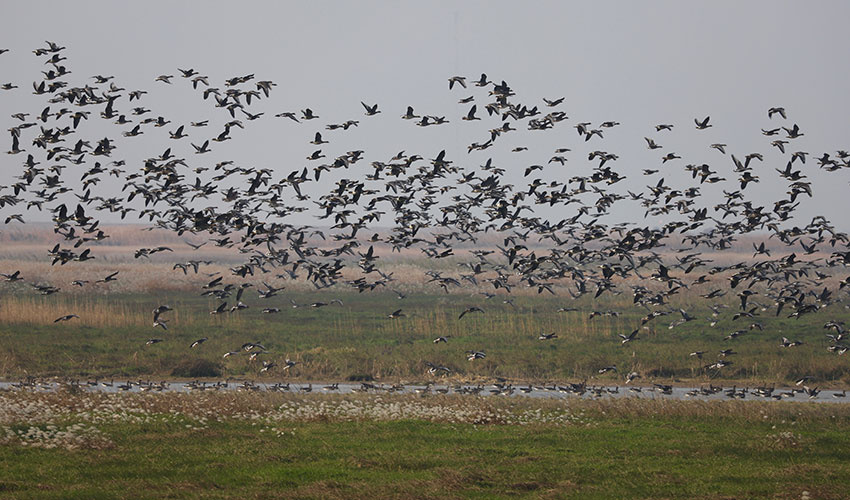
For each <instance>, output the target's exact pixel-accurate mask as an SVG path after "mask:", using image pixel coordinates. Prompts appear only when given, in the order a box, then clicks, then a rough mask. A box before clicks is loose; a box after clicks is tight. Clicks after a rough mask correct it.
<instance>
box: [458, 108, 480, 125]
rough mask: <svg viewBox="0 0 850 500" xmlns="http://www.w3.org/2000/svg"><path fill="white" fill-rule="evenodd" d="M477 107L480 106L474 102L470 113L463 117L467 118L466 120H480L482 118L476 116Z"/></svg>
mask: <svg viewBox="0 0 850 500" xmlns="http://www.w3.org/2000/svg"><path fill="white" fill-rule="evenodd" d="M477 108H478V106H476V105H475V104H473V105H472V107H471V108H469V113H467V114H466V116H464V117H463V118H462V119H463V120H465V121H474V120H480V119H481V118H478V117H477V116H475V110H476V109H477Z"/></svg>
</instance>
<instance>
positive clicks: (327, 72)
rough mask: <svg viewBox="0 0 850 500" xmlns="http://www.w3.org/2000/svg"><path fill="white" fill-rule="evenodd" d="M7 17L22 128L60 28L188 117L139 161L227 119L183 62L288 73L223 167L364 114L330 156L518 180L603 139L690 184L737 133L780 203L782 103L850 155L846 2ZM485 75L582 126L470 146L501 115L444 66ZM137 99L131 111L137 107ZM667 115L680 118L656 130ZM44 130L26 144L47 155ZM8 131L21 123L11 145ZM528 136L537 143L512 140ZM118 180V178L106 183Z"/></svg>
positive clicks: (4, 27) (145, 9) (809, 137)
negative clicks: (401, 155)
mask: <svg viewBox="0 0 850 500" xmlns="http://www.w3.org/2000/svg"><path fill="white" fill-rule="evenodd" d="M2 11H3V15H2V17H1V18H0V30H1V31H0V33H2V35H0V48H9V49H11V51H10V52H8V53H6V54H3V55H0V83H6V82H13V83H15V84H17V85H19V87H20V88H19V89H16V90H14V91H0V125H2V126H3V128H4V129H6V128H9V127H11V126H12V125H14V124H15V123H16V121H15V120H13V119H11V118H10V117H9V115H10V114H12V113H15V112H20V111H27V112H30V113H32V114H37V113H38V112H40V110H41V108H42V107H43V106H44V104H43V102H44V101H43V98H42V97H39V96H33V95H31V91H32V87H31V83H32V81H34V80H36V79H38V78H39V77H40V73H38V71H40V70H42V69H45V68H46V67H45V66H44V64H43V63H42V61H43V59H44V58H36V57H35V56H33V54H32V52H31V51H32V50H33V49H35V48H37V47H41V46H44V45H45V42H44V41H45V40H51V41H55V42H57V43H59V44H61V45H64V46H66V47H67V50H66V51H64V52H63V54H64V55H65V56H67V57H68V61H66V62H65V63H66V64H67V66H68V67H69V69H71V70H72V72H73V73H72V74H71V75H69V77H68V80H69V81H70V82H71V84H72V85H80V86H82V85H84V84H85V83H87V82H91V80H90V79H89V78H88V77H90V76H92V75H96V74H102V75H115V77H116V82H117V83H118V85H119V86H121V87H125V88H127V89H128V90H133V89H145V90H148V91H149V94H148V95H147V96H145V98H144V100H143V101H142V104H143V105H145V106H146V107H148V108H152V109H153V110H154V112H153V113H152V114H153V115H154V116H156V115H163V116H165V117H167V118H169V119H171V120H172V124H171V125H169V126H167V127H164V128H163V129H145V130H146V134H145V136H143V137H140V138H138V139H139V140H138V141H137V140H136V138H133V141H132V142H130V141H125V142H126V144H127V145H126V146H125V145H124V144H125V142H122V143H121V144H122V148H123V149H122V152H123V153H126V154H125V155H124V156H128V157H129V158H128V164H130V168H137V167H138V166H140V164H138V163H136V164H132V162H131V159H132V157H133V154H135V155H136V156H137V157H138V158H145V157H149V156H152V155H155V154H159V153H160V152H162V151H163V150H164V149H165V148H166V147H169V146H174V147H175V151H176V153H177V154H178V156H185V157H187V158H189V159H191V160H195V159H194V158H191V157H192V154H191V153H192V149H191V146H190V145H189V143H188V141H191V142H195V143H196V144H198V143H200V142H203V140H204V139H206V138H210V137H213V136H215V135H216V134H218V132H220V129H221V124H223V123H224V122H225V121H226V120H227V119H229V117H228V116H225V114H224V113H223V112H222V110H220V109H214V108H213V107H212V105H211V103H210V101H207V102H204V101H202V100H201V98H200V96H199V94H198V92H195V91H192V90H191V86H190V84H189V82H188V81H187V80H183V79H181V78H179V72H178V71H177V68H178V67H180V68H190V67H191V68H194V69H196V70H198V71H199V72H200V73H201V74H204V75H209V77H210V80H211V84H213V85H214V86H218V87H221V88H223V80H224V79H225V78H228V77H232V76H236V75H244V74H248V73H255V74H256V76H257V79H259V80H273V81H275V82H276V83H277V84H278V86H277V87H276V88H275V89H274V91H273V92H272V96H271V98H270V99H268V100H265V99H264V100H263V101H262V102H261V103H259V104H257V105H255V107H252V108H251V110H252V111H253V112H258V111H263V112H265V113H266V114H265V115H264V116H263V117H262V118H261V119H259V120H257V121H255V122H251V123H250V124H248V125H249V126H248V127H247V130H245V131H244V132H238V131H237V132H234V134H233V135H234V140H232V141H228V142H227V143H224V144H222V145H218V146H217V147H216V148H215V150H214V153H213V154H212V155H210V156H209V157H208V158H204V161H205V162H206V163H207V164H212V163H214V162H215V161H219V160H222V159H232V160H236V161H237V163H239V164H242V165H244V166H256V167H266V168H273V169H275V171H276V175H275V179H277V178H279V177H280V176H284V175H286V174H288V173H289V172H290V171H292V170H296V169H299V170H300V169H301V168H302V167H304V166H306V165H307V163H308V162H306V160H305V156H306V155H308V154H309V153H311V152H312V151H313V150H314V149H316V147H315V146H313V145H312V144H309V143H308V141H309V140H310V139H312V136H313V134H314V133H315V132H316V131H323V133H324V130H323V129H324V125H326V124H328V123H339V122H342V121H345V120H347V119H355V120H360V121H361V123H360V126H359V127H357V128H356V129H353V130H351V131H349V132H347V133H345V134H343V133H341V132H327V133H326V136H327V137H328V138H331V141H332V143H331V144H329V145H326V146H325V150H326V152H325V154H327V155H328V157H330V158H332V157H333V156H334V155H337V154H341V153H343V152H345V151H348V150H351V149H363V150H366V154H365V155H364V156H365V158H366V161H365V162H363V166H362V167H360V168H361V169H360V170H358V171H357V172H361V173H365V172H369V171H370V170H371V169H370V168H369V167H368V163H369V162H371V161H374V160H382V161H387V160H388V159H389V158H390V157H391V156H392V155H393V154H394V153H396V152H397V151H398V150H401V149H406V150H408V152H409V153H414V152H415V153H419V154H421V155H423V156H425V157H426V158H433V157H434V155H436V153H437V152H438V151H439V150H441V149H444V148H446V149H448V150H449V155H450V157H452V159H455V160H456V161H457V162H459V163H460V162H465V164H467V165H473V164H481V163H484V161H485V160H486V158H488V157H493V158H494V162H495V163H496V164H499V165H500V166H502V167H505V168H508V170H509V174H508V179H509V180H511V181H512V182H515V183H517V184H519V183H521V182H523V179H522V172H523V170H524V168H525V167H526V166H528V165H530V164H534V163H540V164H545V163H546V162H547V161H548V159H549V158H550V157H551V156H552V154H553V153H552V150H553V149H554V148H555V147H570V148H572V149H573V152H572V153H570V155H569V158H570V161H569V162H568V164H567V165H568V166H567V167H561V166H559V165H557V164H553V165H549V166H547V167H546V168H547V170H546V171H545V172H547V174H546V175H547V176H550V177H552V178H558V179H560V180H566V179H567V178H568V177H570V176H572V175H575V174H578V173H580V174H582V175H587V174H588V173H589V172H590V168H591V164H589V163H588V162H587V152H588V151H593V150H595V149H602V150H606V151H609V152H613V153H616V154H618V155H619V156H620V159H619V160H618V161H617V162H616V164H614V165H613V167H614V168H615V169H616V170H617V171H619V172H620V173H621V174H622V175H626V176H627V177H628V178H629V180H628V182H624V183H623V184H622V185H618V186H617V191H618V192H622V193H625V189H626V188H629V189H641V188H643V187H644V186H645V185H646V184H648V183H653V184H654V181H650V179H649V178H645V177H643V176H642V175H641V174H640V171H641V169H643V168H659V167H661V161H660V158H661V156H662V155H663V154H665V153H667V152H670V151H674V152H676V153H678V154H679V155H681V156H683V157H684V159H683V160H680V163H678V164H676V165H673V166H665V167H663V168H665V169H668V170H669V172H665V175H666V176H667V178H668V181H675V182H676V183H678V185H679V187H688V186H689V185H690V182H689V181H688V177H686V176H685V175H684V173H683V172H682V168H681V166H683V165H684V164H685V163H697V164H699V163H703V162H708V163H710V164H711V165H712V168H713V169H715V170H718V171H720V173H721V174H722V175H724V176H725V177H727V178H728V179H730V180H731V179H733V178H734V176H735V174H732V173H731V172H730V171H729V170H730V169H731V167H732V163H731V160H730V159H729V156H728V154H727V155H726V156H723V155H721V154H720V153H719V152H717V151H715V150H713V149H710V148H709V147H708V146H709V145H710V144H712V143H717V142H719V143H726V144H728V146H729V147H728V152H732V153H735V154H736V156H738V157H739V158H740V157H743V156H744V155H746V154H747V153H750V152H756V151H757V152H761V153H764V155H765V160H766V161H765V162H764V163H763V164H760V165H757V166H756V168H755V172H754V173H755V174H756V175H759V176H760V177H761V179H762V182H761V183H760V184H759V185H757V186H755V188H748V190H747V192H748V193H750V196H753V197H756V198H757V199H758V200H759V201H761V202H762V203H771V205H772V201H774V200H777V199H780V198H781V197H782V196H781V194H782V193H784V191H785V190H786V185H787V182H786V181H781V180H780V179H778V176H777V175H776V173H775V172H774V170H773V168H782V167H784V165H785V160H783V159H782V158H781V156H780V155H779V154H778V152H777V151H776V150H775V148H773V147H772V146H770V145H769V143H770V141H771V140H772V139H775V138H777V137H773V138H767V137H763V136H762V135H761V132H760V129H761V128H768V127H778V126H779V125H780V123H779V121H778V120H777V119H774V120H773V121H770V120H768V118H767V114H766V112H767V109H768V108H769V107H772V106H784V107H785V108H786V109H787V111H788V115H789V116H788V121H787V123H781V124H784V125H787V126H790V125H791V124H793V123H798V124H799V125H800V127H801V129H802V131H803V132H804V133H805V136H804V137H802V138H800V139H798V140H797V141H795V142H794V144H793V148H792V150H794V151H796V150H805V151H808V152H809V153H811V155H812V156H819V155H820V154H821V153H823V152H830V153H831V154H833V155H834V152H835V151H836V150H838V149H850V133H848V132H850V127H848V116H850V98H848V92H847V82H848V81H850V78H848V77H850V65H848V64H847V61H846V56H847V54H848V50H850V37H848V35H847V20H848V19H850V3H848V2H845V1H832V2H826V1H822V2H790V1H789V2H779V1H758V2H749V1H748V2H741V1H710V2H682V1H653V2H632V1H621V2H587V1H584V2H500V1H487V2H483V1H482V2H478V1H463V2H421V1H411V2H376V1H375V2H359V1H358V2H354V1H338V2H330V1H327V2H325V1H309V2H221V1H196V2H173V1H143V2H111V1H110V2H101V1H97V2H95V1H74V2H44V1H42V2H5V3H4V5H3V7H2ZM481 73H487V75H488V77H490V79H493V80H505V81H507V82H508V83H509V84H510V85H511V87H512V88H513V89H514V91H515V92H516V93H517V96H516V98H515V99H514V100H515V101H517V102H522V103H525V104H527V105H528V106H529V107H530V106H532V105H538V106H540V107H541V109H542V110H543V111H544V113H545V112H546V111H547V110H546V109H543V103H542V100H541V98H542V97H547V98H556V97H566V99H565V101H564V104H563V105H562V106H560V107H559V108H557V109H560V110H563V111H565V112H566V113H567V115H568V116H569V117H570V119H569V120H568V121H567V122H563V123H561V124H559V126H557V127H556V128H555V129H553V130H549V131H545V132H520V133H514V134H509V135H507V136H505V137H504V138H502V139H500V140H499V141H497V145H496V147H494V148H491V149H488V150H486V151H484V152H474V153H472V154H471V155H467V152H466V146H467V145H468V144H469V143H470V142H472V141H477V142H484V141H485V140H486V139H487V138H488V134H487V129H489V128H492V127H494V126H496V125H498V124H499V120H496V119H495V118H494V119H492V120H491V121H489V122H488V121H487V119H486V113H485V112H484V110H483V109H482V108H483V105H484V103H486V102H489V101H488V100H487V97H486V92H482V90H481V89H477V88H473V87H472V86H470V88H469V89H466V90H464V89H460V90H458V89H455V90H452V91H449V90H448V86H447V78H448V77H449V76H452V75H465V76H467V77H469V78H470V80H472V79H475V78H477V77H478V76H479V75H480V74H481ZM160 74H169V75H175V79H174V84H173V85H166V84H163V83H161V82H155V81H154V79H155V78H156V77H157V76H158V75H160ZM470 95H476V99H477V102H478V104H479V113H478V114H479V116H482V117H484V118H485V119H484V120H483V121H482V122H474V123H468V122H463V121H461V120H460V117H461V116H463V115H464V114H466V111H467V110H468V108H469V105H468V104H467V105H463V104H458V103H457V101H458V99H460V98H462V97H467V96H470ZM360 101H365V102H367V103H370V104H371V103H378V104H379V109H381V110H382V111H383V113H382V114H380V115H378V116H376V117H365V116H363V108H362V107H361V105H360ZM407 105H412V106H414V108H415V109H416V111H417V112H418V113H421V114H432V115H446V116H447V117H448V118H449V120H451V123H450V124H449V125H447V126H442V127H428V128H421V127H416V126H414V125H413V124H412V123H411V122H407V121H404V120H401V119H400V115H401V114H403V113H404V110H405V107H406V106H407ZM57 107H60V106H57ZM120 107H121V108H122V111H129V106H128V104H127V103H126V101H125V102H123V103H122V104H121V106H120ZM306 107H310V108H312V109H313V110H314V111H315V112H316V114H318V115H320V116H321V119H320V120H315V121H313V122H312V123H309V124H301V125H299V124H295V123H294V122H291V121H289V120H285V119H280V118H274V117H273V115H274V114H275V113H279V112H281V111H295V112H297V111H298V110H300V109H303V108H306ZM707 115H711V123H712V124H713V125H714V126H713V127H712V128H711V129H708V130H706V131H697V130H695V129H694V126H693V119H694V118H696V117H699V118H703V117H705V116H707ZM204 118H210V119H211V125H210V127H208V128H207V129H206V130H203V133H201V131H200V130H197V129H189V127H187V132H188V133H189V134H190V138H189V139H188V141H187V140H184V141H182V142H181V143H180V144H175V142H176V141H169V140H168V135H167V130H173V129H174V128H176V125H177V124H180V123H188V122H189V121H190V120H191V121H197V120H201V119H204ZM243 118H244V117H243ZM605 120H616V121H619V122H621V123H622V125H621V126H620V127H617V128H614V129H611V130H608V131H606V134H605V139H604V141H596V140H595V139H594V140H592V141H590V142H589V143H587V144H585V143H584V141H583V140H582V139H581V138H579V137H578V135H577V134H576V132H575V129H573V128H572V126H573V125H575V124H576V123H578V122H582V121H588V122H592V123H593V124H594V126H596V125H598V124H599V123H600V122H602V121H605ZM90 121H92V122H100V121H103V120H100V119H99V118H98V119H94V117H93V119H92V120H90ZM317 122H320V123H317ZM657 123H672V124H675V125H676V128H675V129H674V130H673V132H670V133H666V135H665V134H664V133H662V134H656V133H655V130H654V128H653V126H654V125H655V124H657ZM87 126H88V127H91V128H90V129H89V130H93V131H94V132H91V135H92V137H91V138H92V139H96V138H98V137H99V136H103V135H107V134H109V135H110V136H120V131H123V130H126V129H129V128H130V127H126V126H122V127H118V126H115V125H111V124H106V123H105V124H103V125H96V124H87ZM98 127H100V128H98ZM101 131H102V132H101ZM645 136H649V137H656V138H657V139H658V142H660V143H662V144H663V145H664V148H663V149H659V150H655V151H650V150H648V149H647V148H646V143H645V142H644V139H643V138H644V137H645ZM29 137H30V141H31V134H30V136H29ZM28 142H29V141H25V142H22V147H26V148H28V149H31V148H33V146H31V145H29V144H28ZM9 143H10V140H9V137H8V134H7V135H6V136H5V139H3V142H2V150H3V151H6V150H7V149H8V145H9ZM515 146H527V147H529V148H530V151H528V152H526V153H522V154H516V153H511V152H510V150H511V149H512V148H513V147H515ZM812 156H810V158H809V162H808V163H807V164H806V166H805V168H804V172H805V173H806V174H807V175H808V176H809V179H810V180H812V182H813V184H814V189H815V194H816V197H817V198H816V199H815V200H813V201H812V202H810V203H809V205H808V207H807V208H805V209H804V210H803V209H802V207H801V213H800V219H799V220H798V221H797V222H798V223H799V224H805V223H806V222H808V220H809V219H810V218H811V216H813V215H815V214H818V213H824V214H826V215H828V216H829V218H830V219H831V220H833V222H834V223H836V224H837V225H838V226H839V227H842V228H843V229H850V223H848V222H846V221H845V220H844V213H845V212H846V208H848V207H850V204H848V203H847V201H846V195H847V193H848V176H847V175H846V172H835V173H831V174H830V173H826V172H823V171H821V170H819V169H818V168H817V166H816V162H814V161H813V160H814V158H813V157H812ZM24 158H25V155H18V156H11V155H2V158H0V167H2V168H0V184H8V183H9V181H10V180H11V177H12V175H16V174H18V173H19V171H20V167H19V166H20V162H22V161H23V159H24ZM193 166H194V165H193ZM277 174H279V175H277ZM347 174H348V175H349V176H350V177H355V176H356V173H353V172H348V173H347ZM70 177H74V180H76V179H77V178H79V176H78V175H76V174H75V175H72V176H70ZM652 179H657V177H653V178H652ZM110 182H111V183H110ZM119 188H120V185H119V184H118V183H116V182H114V181H108V182H107V181H105V182H103V183H102V184H101V185H100V186H99V191H98V193H97V194H102V195H109V194H110V192H111V191H117V189H119ZM726 188H727V189H732V188H733V186H732V185H731V184H730V185H728V186H726ZM703 191H704V196H705V197H706V198H707V199H711V200H715V199H716V201H718V202H719V201H720V197H719V196H718V195H719V193H720V188H719V187H718V188H717V189H714V188H708V187H704V188H703ZM116 194H117V193H116ZM703 203H706V201H705V200H703ZM21 211H22V208H21V207H20V206H19V207H14V208H9V207H7V208H5V209H0V216H3V217H4V218H5V216H6V215H8V214H10V213H18V212H21ZM552 215H553V217H554V216H556V215H557V214H552ZM641 215H642V211H641ZM27 217H28V218H29V219H31V220H38V219H39V216H38V215H32V216H29V215H27ZM42 218H44V216H42Z"/></svg>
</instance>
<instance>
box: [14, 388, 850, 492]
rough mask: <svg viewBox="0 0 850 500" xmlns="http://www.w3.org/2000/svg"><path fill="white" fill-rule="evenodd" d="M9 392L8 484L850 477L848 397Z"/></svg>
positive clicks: (797, 483)
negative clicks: (819, 400) (840, 401)
mask: <svg viewBox="0 0 850 500" xmlns="http://www.w3.org/2000/svg"><path fill="white" fill-rule="evenodd" d="M0 400H2V403H3V404H2V406H1V407H0V443H2V445H0V497H2V498H16V499H27V498H57V499H59V498H61V499H69V498H81V499H83V498H84V499H96V498H158V499H159V498H199V497H203V498H234V497H236V498H508V497H521V498H583V499H586V498H801V495H802V494H803V492H804V491H808V492H809V493H810V494H811V498H846V493H847V491H850V451H848V450H850V432H848V431H850V408H847V407H846V406H845V405H822V404H821V405H812V404H806V403H801V404H782V403H759V402H733V401H729V402H716V403H710V404H709V403H705V402H697V401H687V402H685V401H678V402H677V401H647V400H641V401H637V400H622V401H614V400H607V401H606V400H603V401H588V400H574V399H571V400H568V401H566V402H553V401H535V400H528V399H518V398H482V397H459V396H431V397H425V398H423V397H415V396H389V395H384V396H380V397H376V396H372V395H363V396H355V395H351V396H330V395H293V394H246V393H216V394H209V393H204V394H183V395H178V394H159V395H155V394H135V395H131V394H118V395H103V394H70V393H64V392H62V393H58V394H33V393H0ZM4 435H5V438H4V437H3V436H4Z"/></svg>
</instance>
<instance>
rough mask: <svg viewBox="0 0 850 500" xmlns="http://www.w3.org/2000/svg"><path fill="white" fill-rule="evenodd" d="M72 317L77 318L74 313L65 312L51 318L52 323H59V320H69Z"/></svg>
mask: <svg viewBox="0 0 850 500" xmlns="http://www.w3.org/2000/svg"><path fill="white" fill-rule="evenodd" d="M74 318H79V316H77V315H76V314H66V315H65V316H61V317H59V318H56V319H54V320H53V322H54V323H59V322H60V321H69V320H72V319H74Z"/></svg>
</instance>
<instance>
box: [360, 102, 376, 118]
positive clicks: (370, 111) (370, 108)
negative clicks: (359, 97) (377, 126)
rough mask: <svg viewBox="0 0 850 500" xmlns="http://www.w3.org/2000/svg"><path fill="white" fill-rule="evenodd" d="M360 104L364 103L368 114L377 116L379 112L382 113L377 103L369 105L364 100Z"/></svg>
mask: <svg viewBox="0 0 850 500" xmlns="http://www.w3.org/2000/svg"><path fill="white" fill-rule="evenodd" d="M360 104H362V105H363V107H364V108H365V109H366V116H375V115H377V114H378V113H380V111H379V110H378V105H377V104H373V105H371V106H369V105H368V104H366V103H365V102H363V101H360Z"/></svg>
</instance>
